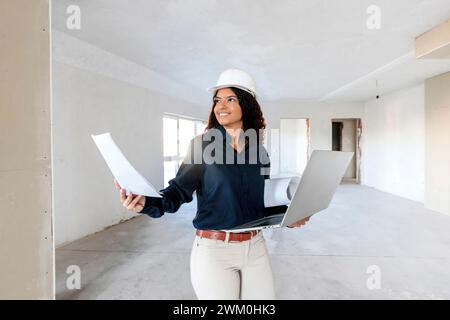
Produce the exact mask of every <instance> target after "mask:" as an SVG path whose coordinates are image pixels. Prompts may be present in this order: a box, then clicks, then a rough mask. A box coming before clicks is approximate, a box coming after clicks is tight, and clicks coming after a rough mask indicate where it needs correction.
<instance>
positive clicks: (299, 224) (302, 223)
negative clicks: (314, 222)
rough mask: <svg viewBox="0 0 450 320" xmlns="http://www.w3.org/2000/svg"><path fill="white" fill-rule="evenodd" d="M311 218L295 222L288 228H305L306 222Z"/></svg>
mask: <svg viewBox="0 0 450 320" xmlns="http://www.w3.org/2000/svg"><path fill="white" fill-rule="evenodd" d="M309 218H311V217H307V218H305V219H302V220H298V221H297V222H294V223H292V224H290V225H288V227H289V228H297V227H300V226H303V225H304V224H305V223H306V222H308V221H309Z"/></svg>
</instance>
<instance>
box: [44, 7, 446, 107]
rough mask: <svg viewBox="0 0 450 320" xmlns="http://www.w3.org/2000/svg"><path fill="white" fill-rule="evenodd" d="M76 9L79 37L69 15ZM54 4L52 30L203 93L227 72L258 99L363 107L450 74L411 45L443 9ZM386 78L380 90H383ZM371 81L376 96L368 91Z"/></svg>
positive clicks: (443, 64)
mask: <svg viewBox="0 0 450 320" xmlns="http://www.w3.org/2000/svg"><path fill="white" fill-rule="evenodd" d="M71 4H77V5H79V6H80V8H81V23H82V24H81V30H68V29H67V28H66V19H67V17H68V14H67V13H66V9H67V7H68V6H69V5H71ZM372 4H375V3H374V2H373V1H372V0H368V1H366V0H339V1H336V0H328V1H323V0H320V1H319V0H303V1H299V0H296V1H293V0H289V1H278V2H274V1H268V0H252V1H237V0H229V1H212V0H195V1H194V0H192V1H181V0H165V1H156V0H155V1H148V0H147V1H144V0H133V1H125V0H79V1H75V0H70V1H69V0H58V1H53V2H52V5H53V8H52V10H53V12H52V19H53V28H55V29H57V30H59V31H62V32H66V33H68V34H70V35H71V36H74V37H77V38H79V39H81V40H83V41H86V42H89V43H91V44H94V45H96V46H98V47H100V48H102V49H104V50H107V51H110V52H112V53H114V54H117V55H119V56H122V57H124V58H126V59H128V60H130V61H133V62H135V63H137V64H140V65H143V66H145V67H147V68H149V69H151V70H153V71H156V72H158V73H160V74H162V75H164V76H166V77H167V78H170V79H172V80H175V81H177V82H180V83H183V84H185V85H187V86H190V87H192V88H193V90H195V89H198V90H199V91H200V90H202V92H204V90H205V88H206V87H208V86H210V85H212V84H213V83H214V82H215V81H216V79H217V76H218V75H219V73H220V72H221V71H222V70H223V69H225V68H228V67H237V68H242V69H244V70H246V71H248V72H249V73H250V74H252V75H253V76H254V78H255V79H256V81H257V90H258V93H259V96H260V98H262V99H263V100H328V99H332V100H354V101H355V100H356V101H360V100H367V99H369V98H372V97H373V95H374V94H375V93H383V92H389V91H390V90H394V89H397V88H398V87H401V86H403V85H408V84H411V83H414V82H416V81H420V80H423V79H424V78H426V77H429V76H433V75H435V74H439V73H443V72H445V71H448V70H450V61H448V60H447V61H445V60H439V61H435V60H429V61H422V62H420V65H417V63H418V62H417V61H416V59H413V58H412V57H411V52H412V51H413V50H414V39H415V37H416V36H418V35H420V34H422V33H424V32H426V31H427V30H429V29H431V28H432V27H434V26H435V25H436V24H439V23H442V22H443V21H445V20H447V19H448V18H450V1H448V0H422V1H419V0H396V1H389V0H377V1H376V5H377V6H379V7H380V9H381V28H380V29H379V30H369V29H368V28H367V26H366V21H367V19H368V17H369V14H368V13H367V8H368V7H369V6H370V5H372ZM383 77H384V79H386V83H384V82H383V81H384V80H383ZM375 80H378V81H379V87H380V89H379V90H380V92H376V91H375Z"/></svg>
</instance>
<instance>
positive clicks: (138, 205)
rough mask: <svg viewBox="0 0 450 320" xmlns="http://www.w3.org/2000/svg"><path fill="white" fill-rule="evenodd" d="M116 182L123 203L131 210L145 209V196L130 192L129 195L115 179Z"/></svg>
mask: <svg viewBox="0 0 450 320" xmlns="http://www.w3.org/2000/svg"><path fill="white" fill-rule="evenodd" d="M114 184H115V185H116V189H117V190H118V191H119V195H120V202H122V205H123V206H124V207H125V208H127V209H128V210H130V211H133V212H136V213H139V212H141V211H142V209H144V206H145V196H143V195H137V194H132V193H130V194H129V195H128V196H126V194H125V190H124V189H122V187H121V186H120V184H119V183H118V182H117V180H116V179H114Z"/></svg>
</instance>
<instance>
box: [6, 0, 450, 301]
mask: <svg viewBox="0 0 450 320" xmlns="http://www.w3.org/2000/svg"><path fill="white" fill-rule="evenodd" d="M24 7H27V8H29V9H27V10H25V11H24V10H23V9H24ZM449 19H450V2H449V1H448V0H397V1H388V0H379V1H376V3H375V2H373V1H366V0H347V1H331V0H329V1H326V0H320V1H317V0H301V1H279V2H277V3H276V5H275V4H274V2H273V1H266V0H264V1H256V0H251V1H237V0H232V1H226V2H225V1H210V0H198V1H177V0H170V1H153V0H152V1H123V0H114V1H111V0H89V1H88V0H59V1H48V0H35V1H26V0H15V1H12V0H4V1H1V2H0V21H1V25H2V28H1V30H13V31H12V32H9V33H7V32H3V31H2V32H1V33H0V39H1V42H3V43H6V44H7V45H5V46H2V47H3V48H2V49H1V52H0V57H1V59H0V61H2V62H1V69H2V70H4V71H5V72H2V73H1V75H0V77H1V81H0V107H1V109H0V121H1V122H2V125H1V126H0V133H1V134H0V141H1V145H2V149H4V150H10V151H9V152H8V153H3V152H2V157H1V159H2V160H1V169H0V181H1V184H0V185H1V190H2V192H0V200H1V201H0V203H1V212H0V239H3V240H5V241H1V244H0V260H1V261H0V270H1V271H2V272H0V284H1V285H0V298H1V299H57V300H66V299H67V300H80V299H83V300H84V299H88V300H91V299H92V300H98V299H107V300H112V299H121V300H122V299H123V300H129V299H151V300H164V299H168V300H171V299H174V300H194V299H197V298H201V297H202V296H201V295H200V294H199V292H200V290H201V289H199V288H198V286H201V285H200V284H195V282H194V280H193V273H194V272H193V271H192V259H194V258H193V255H192V252H193V251H192V250H193V248H194V247H195V245H196V243H197V242H196V241H197V237H196V234H197V235H198V232H197V231H196V229H197V230H198V229H199V228H198V227H196V225H195V224H194V225H193V221H196V220H195V219H197V220H198V219H199V217H198V214H199V213H198V212H199V211H201V210H200V207H201V206H202V203H203V199H202V198H200V196H201V195H202V193H201V192H202V191H200V190H198V189H196V193H194V196H193V199H192V201H183V204H181V206H180V207H179V209H177V210H176V212H174V213H171V212H169V211H167V212H166V213H165V214H164V215H163V216H162V217H160V218H154V217H152V216H151V215H149V214H145V213H139V212H136V211H133V210H132V209H130V208H131V207H128V209H127V207H126V206H127V204H129V202H128V203H126V204H125V206H124V203H125V202H124V200H123V198H121V195H120V194H119V193H118V190H117V189H116V186H115V184H114V177H113V175H112V174H111V171H110V169H109V168H108V166H107V165H106V164H105V161H104V159H103V158H102V155H101V154H100V152H99V150H98V149H97V148H96V145H95V143H94V141H93V139H92V136H91V135H99V134H102V133H106V132H109V133H110V134H111V136H112V137H113V138H114V141H115V142H116V143H117V145H118V146H119V147H120V149H121V150H122V152H123V154H124V155H125V156H126V157H127V159H128V160H129V161H130V163H131V164H132V165H133V166H134V168H136V170H137V171H138V172H140V173H141V174H142V176H144V177H145V178H146V179H148V181H150V182H151V183H152V184H153V185H154V187H155V188H156V189H157V190H163V189H165V188H169V187H170V186H173V181H174V180H172V179H175V178H176V177H178V178H177V179H180V178H179V175H178V176H177V172H182V170H183V168H185V167H184V166H185V162H184V161H185V159H186V158H185V156H186V154H189V150H190V147H189V145H190V143H192V142H191V141H193V139H194V138H195V137H198V136H200V135H202V134H204V133H205V130H206V131H207V130H208V128H209V125H210V123H211V118H210V117H211V116H212V115H213V114H214V111H211V110H214V109H211V108H212V104H213V103H219V102H214V101H215V100H213V94H214V92H213V93H211V92H208V91H207V90H206V89H207V88H209V87H212V86H214V85H216V82H217V85H216V87H215V88H216V89H217V90H218V91H216V92H215V95H218V94H219V92H225V91H223V90H224V88H228V87H226V86H224V85H222V86H221V87H219V86H218V83H219V80H220V79H219V80H218V77H219V75H220V74H221V73H222V72H224V70H229V68H235V69H238V70H244V71H245V75H246V76H247V75H250V76H251V80H252V81H253V80H254V83H256V89H255V91H254V92H253V91H252V90H253V89H252V90H247V89H248V87H247V89H245V88H244V89H245V90H247V91H246V92H247V93H248V92H250V93H251V94H254V93H255V92H256V99H257V100H258V102H259V105H260V106H261V110H262V113H263V115H264V119H265V133H264V134H265V138H264V148H265V150H267V153H268V156H269V158H270V179H280V181H281V179H291V180H290V181H294V180H292V178H293V177H297V178H299V179H301V177H302V174H303V173H304V171H305V168H307V165H308V162H309V160H310V159H311V155H312V154H313V152H314V151H316V150H325V151H335V152H341V153H342V152H352V153H353V157H352V158H351V161H350V162H349V165H348V167H346V169H345V173H343V175H342V179H340V180H339V182H340V184H339V186H338V187H337V190H336V191H335V193H334V195H333V197H332V200H331V203H330V204H329V206H328V208H326V209H325V210H322V211H320V212H318V213H317V214H314V215H313V216H311V218H310V219H309V220H308V219H307V220H302V223H299V224H297V225H295V227H289V228H285V227H282V228H268V229H262V230H259V231H258V232H257V234H258V236H261V239H264V246H265V249H264V250H266V251H267V254H268V256H270V260H271V262H270V263H271V268H272V273H273V293H274V296H272V297H275V299H280V300H315V299H325V300H332V299H338V300H346V299H362V300H366V299H368V300H380V299H389V300H391V299H395V300H399V299H420V300H429V299H432V300H434V299H446V300H447V299H450V275H449V272H448V270H450V232H449V230H450V125H449V122H450V20H449ZM17 26H20V28H18V27H17ZM233 70H234V69H233ZM23 75H25V77H24V76H23ZM251 83H253V82H251ZM19 88H20V90H19ZM253 96H254V97H255V95H253ZM215 97H216V96H214V98H215ZM219 100H220V99H219ZM240 101H241V102H242V100H240ZM222 102H223V101H222ZM222 102H220V103H222ZM227 103H228V100H227V102H223V106H225V104H227ZM231 103H232V101H231V102H230V104H231ZM205 179H206V178H205ZM171 181H172V182H171ZM246 183H247V182H246ZM248 183H249V185H250V188H251V187H252V185H254V186H256V185H257V183H256V182H255V181H250V182H248ZM119 189H120V188H119ZM206 192H209V191H208V190H207V191H206ZM211 192H213V191H211ZM224 197H225V196H224ZM187 198H189V197H188V196H187ZM197 199H199V202H197ZM146 201H149V200H148V198H147V200H146ZM155 203H156V202H155ZM147 205H148V203H147ZM155 206H156V205H155ZM143 207H146V206H145V205H143ZM146 208H147V207H146ZM148 212H150V211H148ZM152 212H153V213H152V214H154V211H152ZM196 232H197V233H196ZM252 236H253V233H252ZM227 237H228V235H227ZM227 239H228V238H227ZM203 240H205V239H204V238H203ZM217 241H219V242H220V240H217ZM249 241H250V240H249ZM225 242H226V241H225ZM193 244H194V246H193ZM221 245H222V244H221ZM191 251H192V252H191ZM240 276H241V277H243V273H242V272H241V273H240ZM218 281H219V280H218ZM249 296H250V297H252V296H251V295H249ZM256 297H257V296H256ZM241 298H242V299H244V298H245V297H244V296H243V295H242V294H241Z"/></svg>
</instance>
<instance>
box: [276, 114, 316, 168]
mask: <svg viewBox="0 0 450 320" xmlns="http://www.w3.org/2000/svg"><path fill="white" fill-rule="evenodd" d="M309 157H310V125H309V119H304V118H301V119H280V174H281V175H284V176H292V175H295V176H301V175H302V174H303V171H304V170H305V167H306V164H307V162H308V160H309Z"/></svg>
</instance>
